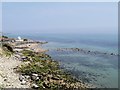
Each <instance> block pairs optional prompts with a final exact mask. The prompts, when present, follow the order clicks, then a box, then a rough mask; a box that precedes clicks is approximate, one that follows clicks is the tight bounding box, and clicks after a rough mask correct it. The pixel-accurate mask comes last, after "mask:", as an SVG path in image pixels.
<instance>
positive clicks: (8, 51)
mask: <svg viewBox="0 0 120 90" xmlns="http://www.w3.org/2000/svg"><path fill="white" fill-rule="evenodd" d="M13 53H14V51H13V48H12V46H11V45H10V44H8V43H2V44H1V55H5V56H11V55H12V54H13Z"/></svg>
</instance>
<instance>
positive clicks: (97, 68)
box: [8, 33, 119, 88]
mask: <svg viewBox="0 0 120 90" xmlns="http://www.w3.org/2000/svg"><path fill="white" fill-rule="evenodd" d="M8 36H10V37H16V38H17V37H18V36H20V37H22V38H29V39H33V40H38V41H47V42H48V43H47V44H43V45H42V48H44V49H47V50H49V51H48V52H46V53H47V54H49V55H50V56H51V57H52V58H53V59H54V60H56V61H59V63H60V67H61V68H62V69H64V70H65V71H67V72H69V73H70V74H72V75H73V77H75V78H76V79H78V80H80V81H83V82H85V83H88V84H90V85H91V87H92V85H93V86H95V87H97V88H118V51H119V50H118V35H117V34H116V35H114V34H79V33H70V34H69V33H63V34H59V33H52V34H51V33H37V34H34V33H32V34H9V35H8ZM40 47H41V46H40ZM66 48H67V49H66ZM71 48H73V50H71ZM74 48H79V49H81V50H83V51H76V50H74ZM57 49H60V50H57ZM63 49H64V50H63ZM87 51H89V52H87ZM111 53H112V54H111Z"/></svg>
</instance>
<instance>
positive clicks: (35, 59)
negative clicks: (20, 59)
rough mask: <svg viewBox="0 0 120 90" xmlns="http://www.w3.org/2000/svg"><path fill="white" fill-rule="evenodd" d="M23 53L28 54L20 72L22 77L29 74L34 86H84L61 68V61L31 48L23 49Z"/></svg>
mask: <svg viewBox="0 0 120 90" xmlns="http://www.w3.org/2000/svg"><path fill="white" fill-rule="evenodd" d="M22 54H23V55H24V56H26V58H27V59H26V60H25V62H29V63H28V64H25V65H21V66H20V67H19V68H18V70H17V71H18V72H19V73H21V75H22V77H26V76H29V78H28V80H30V82H31V83H32V85H31V86H32V88H39V89H43V88H46V89H52V90H56V89H58V88H59V89H74V88H82V90H83V89H85V87H83V86H82V83H80V82H79V81H77V80H76V79H74V78H73V77H72V76H71V75H70V74H68V73H65V71H64V70H61V69H60V68H59V63H58V62H56V61H54V60H52V59H51V57H50V56H49V55H47V54H45V53H35V52H32V51H29V50H23V51H22Z"/></svg>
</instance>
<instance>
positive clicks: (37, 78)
mask: <svg viewBox="0 0 120 90" xmlns="http://www.w3.org/2000/svg"><path fill="white" fill-rule="evenodd" d="M31 79H32V80H39V76H38V74H32V76H31Z"/></svg>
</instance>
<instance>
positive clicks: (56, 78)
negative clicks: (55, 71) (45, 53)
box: [51, 77, 60, 80]
mask: <svg viewBox="0 0 120 90" xmlns="http://www.w3.org/2000/svg"><path fill="white" fill-rule="evenodd" d="M51 79H53V80H60V79H59V78H58V77H52V78H51Z"/></svg>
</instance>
